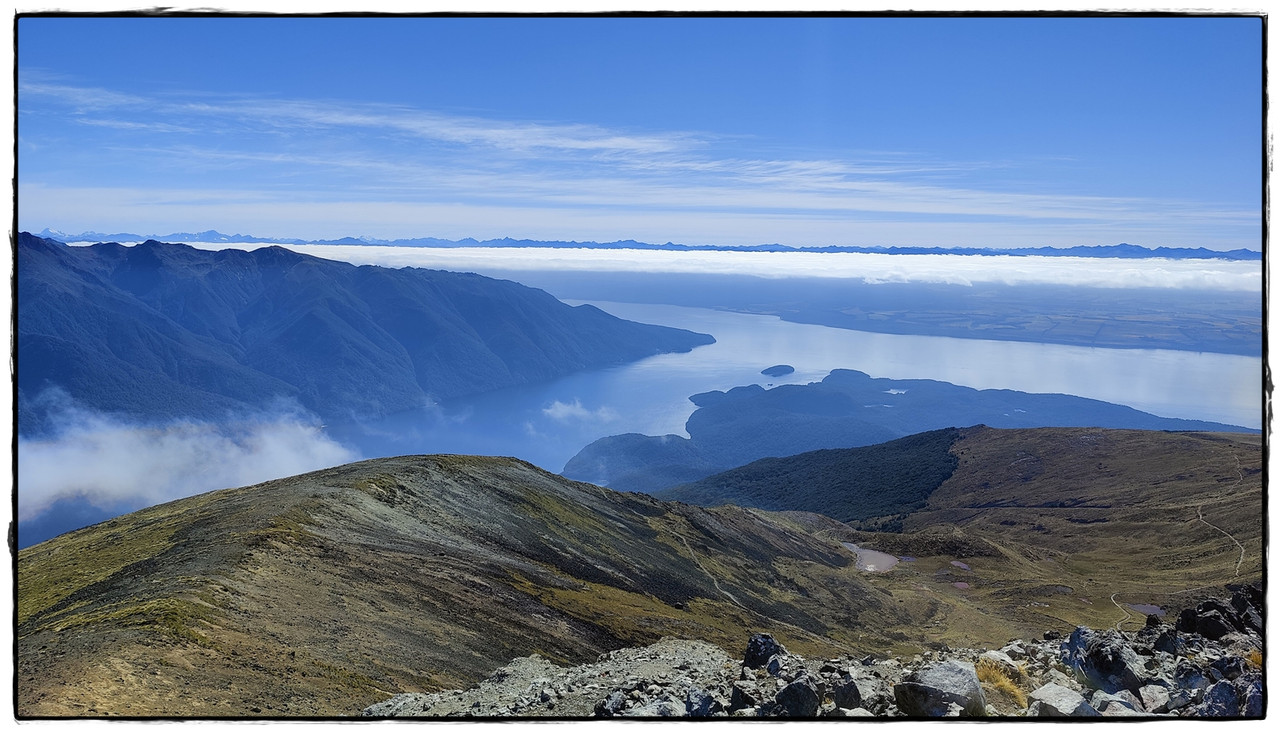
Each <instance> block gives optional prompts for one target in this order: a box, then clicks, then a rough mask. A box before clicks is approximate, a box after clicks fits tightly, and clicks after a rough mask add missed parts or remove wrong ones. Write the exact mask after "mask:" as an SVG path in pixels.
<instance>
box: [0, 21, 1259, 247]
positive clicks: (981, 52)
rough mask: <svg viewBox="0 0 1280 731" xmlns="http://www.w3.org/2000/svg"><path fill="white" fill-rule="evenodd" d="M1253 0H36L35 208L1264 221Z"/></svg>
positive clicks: (268, 222)
mask: <svg viewBox="0 0 1280 731" xmlns="http://www.w3.org/2000/svg"><path fill="white" fill-rule="evenodd" d="M1262 33H1263V28H1262V24H1261V20H1260V19H1258V18H1245V17H1201V18H1195V17H1168V18H1156V17H1134V18H1121V17H1080V18H1051V17H1021V18H1019V17H999V18H977V17H954V18H923V17H907V18H890V17H880V18H870V17H862V18H859V17H836V18H772V17H737V18H732V17H688V16H685V17H675V18H659V17H640V18H620V17H594V18H537V17H530V18H474V17H473V18H466V17H454V18H446V17H422V18H409V17H395V18H243V17H205V18H161V17H140V18H107V17H81V18H75V17H23V18H20V19H19V21H18V24H17V49H18V59H17V63H18V77H17V100H18V115H17V120H18V128H17V167H18V176H17V178H18V223H19V228H20V229H21V230H29V231H32V232H38V231H40V230H41V229H44V228H46V227H48V228H51V229H56V230H60V231H65V232H67V233H73V234H74V233H80V232H82V231H99V232H104V233H112V232H131V233H139V234H159V235H163V234H167V233H174V232H181V231H203V230H207V229H216V230H218V231H221V232H223V233H242V234H250V235H255V236H263V237H273V236H274V237H281V238H285V237H288V238H305V239H319V238H327V239H332V238H338V237H342V236H370V237H376V238H410V237H428V236H430V237H439V238H450V239H460V238H465V237H474V238H476V239H481V240H483V239H488V238H501V237H504V236H510V237H513V238H531V239H546V240H570V241H573V240H577V241H588V240H590V241H614V240H620V239H636V240H640V241H646V242H650V243H664V242H667V241H672V242H677V243H687V244H721V245H754V244H763V243H781V244H787V245H793V246H825V245H924V246H993V247H1014V246H1045V245H1048V246H1073V245H1081V244H1085V245H1090V244H1092V245H1106V244H1116V243H1122V242H1123V243H1131V244H1139V245H1143V246H1152V247H1154V246H1190V247H1195V246H1204V247H1207V248H1212V249H1235V248H1248V249H1254V250H1258V249H1260V248H1261V246H1262V222H1261V219H1262V213H1261V211H1262V193H1263V137H1262V134H1263V133H1262V121H1263V110H1262V65H1263V64H1262V51H1261V45H1262Z"/></svg>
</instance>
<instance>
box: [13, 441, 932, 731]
mask: <svg viewBox="0 0 1280 731" xmlns="http://www.w3.org/2000/svg"><path fill="white" fill-rule="evenodd" d="M826 523H827V524H830V525H831V526H838V524H837V523H834V521H826ZM18 591H19V596H20V597H22V599H21V600H20V623H19V626H18V632H17V637H18V647H19V693H18V708H19V712H20V713H21V714H23V715H46V714H47V715H65V714H71V715H87V714H91V713H112V714H128V715H143V716H145V715H156V714H158V715H168V714H175V715H190V714H194V715H202V716H222V715H232V716H236V715H251V714H253V713H255V711H253V709H254V708H258V709H259V711H260V712H262V713H264V714H267V715H316V714H319V715H330V714H340V713H348V712H356V711H358V710H359V709H360V708H363V707H364V706H366V705H369V704H370V703H371V702H376V701H377V700H380V699H381V698H384V697H386V695H387V694H389V693H393V692H400V691H404V690H439V689H443V688H450V687H460V686H463V685H467V684H470V683H473V682H475V681H477V680H478V679H480V678H482V677H484V676H485V675H487V674H488V673H489V672H490V671H491V670H492V669H493V668H495V667H498V666H500V665H502V664H504V663H506V662H507V661H509V660H510V659H512V658H514V657H519V656H525V655H528V654H530V653H533V652H538V653H540V654H543V655H545V656H547V657H549V658H552V659H554V660H556V661H560V662H581V661H584V660H587V659H592V658H594V657H595V656H596V655H598V654H599V653H600V652H603V651H606V650H609V649H615V648H618V647H623V646H627V645H633V644H644V643H648V642H652V641H655V640H657V639H659V638H661V637H662V636H665V635H673V636H685V637H694V638H700V639H706V640H710V641H713V642H719V643H722V644H723V645H725V646H729V647H737V646H740V645H742V644H743V643H744V642H745V641H746V639H747V638H748V637H749V636H750V634H751V633H752V632H754V631H769V632H773V633H775V634H776V635H778V636H780V637H784V638H786V640H787V641H788V642H789V643H792V644H794V645H795V646H797V647H808V648H811V649H812V650H813V651H815V652H817V651H826V652H831V651H835V652H839V651H842V650H847V649H848V648H849V647H850V643H851V642H852V640H853V637H854V633H853V632H852V631H851V629H850V628H853V627H855V626H856V625H857V623H856V619H857V617H859V616H860V615H862V614H867V615H869V616H875V617H878V618H883V619H882V620H880V621H879V622H878V623H872V625H874V626H870V625H869V626H863V627H858V630H857V631H858V632H863V633H866V634H867V635H869V636H870V637H871V639H872V641H873V643H879V644H880V645H884V644H885V643H888V642H890V641H891V640H890V639H889V638H888V634H889V631H888V630H887V629H884V628H887V627H888V626H890V625H893V626H897V625H901V624H907V623H909V622H910V617H909V613H908V612H907V611H906V610H905V609H902V608H898V607H893V606H890V605H889V603H888V601H887V597H884V596H883V595H881V594H879V593H876V592H872V591H870V590H869V588H868V587H867V586H866V585H865V583H864V582H863V578H862V576H860V575H859V573H858V572H857V570H856V568H855V567H854V566H853V563H852V555H851V554H850V553H849V552H848V551H846V550H845V549H843V548H842V547H841V546H840V545H839V544H838V543H834V542H832V541H830V540H825V539H820V538H815V537H813V536H812V535H810V534H809V532H808V530H807V529H804V528H801V527H798V526H797V525H794V524H793V523H792V522H791V521H789V520H782V519H774V518H772V517H770V516H769V515H768V514H759V513H754V512H750V511H746V510H743V509H741V508H735V507H726V508H721V509H717V510H713V511H709V510H704V509H700V508H694V507H692V506H682V505H668V504H664V503H662V502H659V501H657V500H655V499H653V498H651V497H648V496H644V495H634V494H623V493H616V492H612V491H609V490H606V489H603V488H599V487H596V486H594V485H588V484H584V483H575V482H572V481H569V480H566V479H564V478H561V477H558V476H555V475H551V474H549V473H546V472H544V471H542V470H539V469H537V468H535V467H533V466H531V465H529V464H527V463H524V462H521V461H518V460H513V459H502V458H484V457H461V456H443V455H436V456H425V457H401V458H390V459H381V460H371V461H367V462H360V463H355V464H352V465H346V466H343V467H338V468H334V469H330V470H323V471H320V472H315V473H310V474H307V475H300V476H297V477H292V478H287V479H284V480H276V481H273V482H269V483H264V484H262V485H257V486H253V487H248V488H241V489H236V490H225V491H220V492H216V493H210V494H207V495H202V496H199V497H197V498H191V499H186V500H180V501H176V502H173V503H169V504H166V505H161V506H156V507H154V508H150V509H148V510H145V511H140V512H138V513H134V514H131V515H127V516H121V517H120V518H116V519H113V520H111V521H107V522H105V523H102V524H99V525H97V526H93V527H90V528H86V529H82V530H80V531H77V532H75V533H72V534H67V535H65V536H61V537H59V538H55V539H53V540H50V541H47V542H44V543H41V544H38V545H36V546H32V547H30V548H28V549H24V550H22V551H20V552H19V555H18ZM789 646H790V645H789Z"/></svg>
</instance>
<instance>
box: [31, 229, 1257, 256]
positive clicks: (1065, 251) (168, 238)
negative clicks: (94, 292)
mask: <svg viewBox="0 0 1280 731" xmlns="http://www.w3.org/2000/svg"><path fill="white" fill-rule="evenodd" d="M37 235H38V236H41V237H43V238H48V239H54V240H57V241H61V242H64V243H67V242H85V241H93V242H117V243H132V242H142V241H146V240H149V239H156V240H160V241H165V242H180V243H197V242H198V243H213V244H219V243H226V244H328V245H345V246H419V247H438V248H457V247H491V248H492V247H520V248H547V249H640V250H657V251H765V252H777V251H806V252H816V253H829V254H830V253H842V254H846V253H851V254H951V255H953V256H954V255H962V256H1079V257H1091V258H1100V259H1229V260H1237V261H1261V260H1262V252H1261V251H1251V250H1249V249H1233V250H1231V251H1213V250H1211V249H1206V248H1204V247H1199V248H1195V249H1189V248H1174V247H1168V246H1160V247H1157V248H1154V249H1151V248H1147V247H1144V246H1136V245H1134V244H1114V245H1110V246H1071V247H1064V248H1057V247H1052V246H1037V247H1019V248H1013V249H999V248H988V247H958V248H946V247H939V246H805V247H795V246H783V245H782V244H760V245H756V246H713V245H693V244H674V243H671V242H667V243H665V244H649V243H644V242H641V241H633V240H630V239H627V240H624V241H610V242H606V243H599V242H595V241H534V240H530V239H512V238H501V239H489V240H486V241H479V240H476V239H473V238H465V239H458V240H451V239H439V238H432V237H424V238H413V239H393V240H388V239H377V238H371V237H368V236H361V237H351V236H347V237H343V238H339V239H316V240H306V239H293V238H260V237H257V236H248V235H245V234H224V233H220V232H218V231H213V230H210V231H201V232H199V233H171V234H165V235H157V234H148V235H145V236H144V235H139V234H131V233H112V234H108V233H100V232H97V231H85V232H83V233H79V234H69V233H65V232H62V231H53V230H50V229H48V228H46V229H44V230H43V231H41V232H40V233H39V234H37Z"/></svg>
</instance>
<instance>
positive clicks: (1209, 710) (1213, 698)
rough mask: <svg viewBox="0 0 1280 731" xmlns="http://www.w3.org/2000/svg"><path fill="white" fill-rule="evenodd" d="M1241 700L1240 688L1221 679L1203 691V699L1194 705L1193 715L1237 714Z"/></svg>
mask: <svg viewBox="0 0 1280 731" xmlns="http://www.w3.org/2000/svg"><path fill="white" fill-rule="evenodd" d="M1243 700H1244V699H1243V698H1242V697H1241V694H1240V689H1239V688H1237V687H1236V686H1235V685H1234V684H1232V683H1230V682H1228V681H1225V680H1223V681H1221V682H1218V683H1214V684H1213V685H1211V686H1209V689H1208V690H1206V691H1205V692H1204V700H1202V701H1200V703H1199V704H1198V705H1197V706H1196V707H1195V710H1194V713H1193V715H1195V716H1201V717H1208V718H1224V717H1231V716H1239V715H1240V706H1241V705H1242V704H1241V701H1243Z"/></svg>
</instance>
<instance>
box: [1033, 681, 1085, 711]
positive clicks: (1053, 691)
mask: <svg viewBox="0 0 1280 731" xmlns="http://www.w3.org/2000/svg"><path fill="white" fill-rule="evenodd" d="M1027 715H1028V716H1039V717H1052V718H1056V717H1064V718H1067V717H1070V718H1082V717H1094V716H1101V715H1102V714H1101V713H1099V712H1098V709H1096V708H1094V707H1093V706H1091V705H1089V702H1088V701H1086V700H1085V699H1084V696H1082V695H1080V694H1079V693H1077V692H1075V691H1074V690H1071V689H1070V688H1067V687H1065V686H1061V685H1058V684H1057V683H1049V684H1048V685H1042V686H1040V687H1039V688H1036V689H1035V690H1034V691H1032V692H1031V694H1030V695H1029V696H1027Z"/></svg>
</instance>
